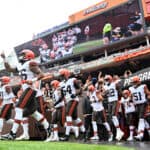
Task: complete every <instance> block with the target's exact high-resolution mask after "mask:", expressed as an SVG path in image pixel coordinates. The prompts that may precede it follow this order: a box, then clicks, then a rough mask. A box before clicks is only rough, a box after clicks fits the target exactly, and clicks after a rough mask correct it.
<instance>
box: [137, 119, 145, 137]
mask: <svg viewBox="0 0 150 150" xmlns="http://www.w3.org/2000/svg"><path fill="white" fill-rule="evenodd" d="M144 128H145V123H144V119H142V118H140V119H139V124H138V134H140V135H141V136H142V137H143V135H144Z"/></svg>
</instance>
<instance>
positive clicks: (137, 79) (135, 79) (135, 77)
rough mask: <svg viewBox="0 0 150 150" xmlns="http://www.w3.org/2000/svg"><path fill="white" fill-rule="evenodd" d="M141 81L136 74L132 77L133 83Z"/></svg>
mask: <svg viewBox="0 0 150 150" xmlns="http://www.w3.org/2000/svg"><path fill="white" fill-rule="evenodd" d="M139 82H140V78H139V77H138V76H134V77H133V78H132V83H139Z"/></svg>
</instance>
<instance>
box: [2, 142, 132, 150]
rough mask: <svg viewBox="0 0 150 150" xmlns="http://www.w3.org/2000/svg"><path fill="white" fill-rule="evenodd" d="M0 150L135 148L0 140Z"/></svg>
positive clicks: (106, 149) (128, 149) (120, 149)
mask: <svg viewBox="0 0 150 150" xmlns="http://www.w3.org/2000/svg"><path fill="white" fill-rule="evenodd" d="M0 150H134V149H132V148H126V147H121V146H112V145H96V144H95V145H94V144H79V143H64V142H57V143H55V142H54V143H50V142H49V143H45V142H40V141H39V142H35V141H24V142H23V141H20V142H19V141H0Z"/></svg>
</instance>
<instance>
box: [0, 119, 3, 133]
mask: <svg viewBox="0 0 150 150" xmlns="http://www.w3.org/2000/svg"><path fill="white" fill-rule="evenodd" d="M3 125H4V119H3V118H0V135H1V133H2V130H3Z"/></svg>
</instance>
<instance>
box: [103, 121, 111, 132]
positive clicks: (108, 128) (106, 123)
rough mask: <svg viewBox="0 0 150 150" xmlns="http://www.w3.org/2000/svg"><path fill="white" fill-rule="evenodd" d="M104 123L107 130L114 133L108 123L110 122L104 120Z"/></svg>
mask: <svg viewBox="0 0 150 150" xmlns="http://www.w3.org/2000/svg"><path fill="white" fill-rule="evenodd" d="M103 125H104V126H105V128H106V130H107V131H108V133H109V134H110V133H112V132H111V129H110V125H109V124H108V122H104V123H103Z"/></svg>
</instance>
